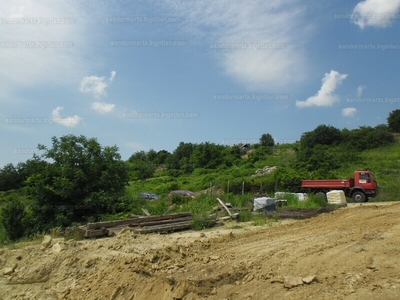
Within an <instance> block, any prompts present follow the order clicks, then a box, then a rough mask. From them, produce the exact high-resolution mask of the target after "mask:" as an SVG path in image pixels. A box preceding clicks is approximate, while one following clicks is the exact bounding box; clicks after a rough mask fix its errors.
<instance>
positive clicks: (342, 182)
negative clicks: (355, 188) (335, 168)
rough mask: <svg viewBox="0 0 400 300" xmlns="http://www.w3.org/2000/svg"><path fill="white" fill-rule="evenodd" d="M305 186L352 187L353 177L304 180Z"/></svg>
mask: <svg viewBox="0 0 400 300" xmlns="http://www.w3.org/2000/svg"><path fill="white" fill-rule="evenodd" d="M301 186H302V187H303V188H330V189H333V188H350V187H352V184H351V179H329V180H302V182H301Z"/></svg>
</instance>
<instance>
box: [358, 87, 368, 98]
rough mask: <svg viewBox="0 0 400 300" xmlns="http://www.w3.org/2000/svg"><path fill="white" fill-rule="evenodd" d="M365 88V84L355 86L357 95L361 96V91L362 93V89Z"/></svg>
mask: <svg viewBox="0 0 400 300" xmlns="http://www.w3.org/2000/svg"><path fill="white" fill-rule="evenodd" d="M365 88H366V86H364V85H360V86H359V87H358V88H357V97H361V96H362V93H363V91H364V90H365Z"/></svg>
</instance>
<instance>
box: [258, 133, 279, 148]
mask: <svg viewBox="0 0 400 300" xmlns="http://www.w3.org/2000/svg"><path fill="white" fill-rule="evenodd" d="M260 144H261V145H262V146H265V147H273V146H275V141H274V139H273V137H272V135H270V134H269V133H264V134H263V135H262V136H261V137H260Z"/></svg>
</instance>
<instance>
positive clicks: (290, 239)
mask: <svg viewBox="0 0 400 300" xmlns="http://www.w3.org/2000/svg"><path fill="white" fill-rule="evenodd" d="M399 232H400V204H391V205H378V204H370V205H357V206H351V207H346V208H341V209H338V210H336V211H333V212H329V213H324V214H320V215H318V216H316V217H314V218H312V219H305V220H282V221H278V222H275V223H273V225H272V226H271V225H265V226H253V225H252V224H251V223H235V222H229V223H226V224H225V225H224V226H221V227H216V228H213V229H210V230H206V231H202V232H195V231H186V232H180V233H173V234H169V235H158V234H152V235H138V234H134V233H132V232H131V231H130V230H129V229H124V230H123V231H121V232H120V233H119V234H118V235H117V236H115V237H110V238H102V239H96V240H85V241H73V240H70V241H64V239H53V240H52V241H51V244H50V245H49V246H48V247H47V248H45V249H42V248H43V247H42V245H41V244H40V242H39V243H36V244H35V243H32V244H25V245H20V246H18V247H17V248H16V249H8V248H3V249H0V268H1V271H2V272H1V273H0V299H85V300H86V299H146V300H152V299H182V300H190V299H344V298H345V299H400V272H399V270H400V235H399ZM4 273H7V275H4Z"/></svg>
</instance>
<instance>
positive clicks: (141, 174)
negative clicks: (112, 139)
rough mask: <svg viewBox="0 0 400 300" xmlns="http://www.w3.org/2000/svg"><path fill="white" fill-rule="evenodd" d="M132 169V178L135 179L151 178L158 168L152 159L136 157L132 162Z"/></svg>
mask: <svg viewBox="0 0 400 300" xmlns="http://www.w3.org/2000/svg"><path fill="white" fill-rule="evenodd" d="M130 169H131V171H132V172H131V176H130V177H131V179H133V180H138V179H140V180H144V179H147V178H151V177H153V175H154V172H155V170H156V164H154V163H152V162H150V161H143V160H141V159H136V160H135V161H134V162H131V163H130Z"/></svg>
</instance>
